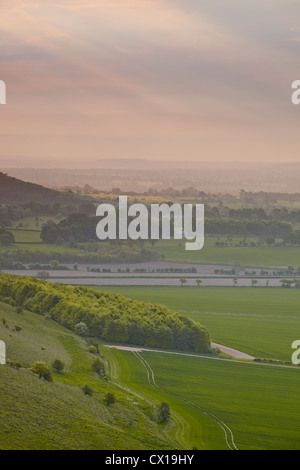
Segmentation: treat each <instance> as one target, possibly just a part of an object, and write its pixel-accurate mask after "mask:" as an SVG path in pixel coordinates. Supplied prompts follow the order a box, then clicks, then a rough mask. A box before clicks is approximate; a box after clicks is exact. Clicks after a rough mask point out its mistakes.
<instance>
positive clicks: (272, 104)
mask: <svg viewBox="0 0 300 470" xmlns="http://www.w3.org/2000/svg"><path fill="white" fill-rule="evenodd" d="M225 4H226V5H225ZM218 5H219V2H218V1H217V0H212V1H211V2H210V3H209V4H208V2H206V1H204V0H197V1H194V0H188V1H187V0H173V1H167V0H128V1H126V0H122V1H121V0H102V1H100V0H94V1H86V2H83V1H76V0H63V1H49V0H45V1H43V2H41V1H32V0H31V1H30V0H28V1H26V0H22V1H20V0H11V1H9V2H8V1H0V11H1V20H0V42H1V51H0V66H1V68H0V79H2V80H5V82H6V84H7V91H8V96H7V105H6V106H5V107H0V123H1V127H0V139H1V148H0V160H1V156H3V157H4V156H5V157H6V156H7V155H24V156H27V157H39V156H41V157H43V156H53V157H59V156H61V155H63V158H65V159H67V160H68V161H69V162H71V161H72V158H74V157H76V158H77V157H81V156H82V155H86V154H88V156H89V158H90V159H93V158H109V157H110V156H111V157H118V158H121V157H122V156H124V157H128V156H130V157H131V158H140V157H143V156H145V157H147V158H153V159H159V158H164V159H168V158H169V159H174V158H176V159H180V158H183V159H191V160H192V159H195V160H196V159H204V160H206V159H207V158H210V159H215V160H221V159H224V160H226V159H228V160H253V159H257V160H259V161H261V160H266V161H270V160H281V159H282V158H284V159H290V160H298V159H299V151H298V129H299V119H300V116H299V110H296V109H295V108H294V107H292V106H291V105H290V83H291V81H293V80H295V79H297V78H300V77H298V76H297V72H298V69H297V61H298V57H299V45H298V40H299V20H298V19H297V16H295V11H296V10H297V4H295V2H294V1H293V0H285V1H284V2H283V1H281V0H276V1H275V3H274V4H273V7H274V8H273V15H268V14H267V13H268V8H269V7H270V2H269V0H261V1H260V2H258V1H252V2H250V0H245V2H244V4H243V5H240V6H236V2H234V1H233V0H226V1H225V0H224V5H223V4H222V5H223V7H222V6H219V8H217V6H218ZM225 7H227V8H225ZM298 10H300V8H299V6H298ZM245 12H246V13H245ZM299 13H300V11H299ZM298 18H299V19H300V15H299V17H298Z"/></svg>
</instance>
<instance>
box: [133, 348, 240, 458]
mask: <svg viewBox="0 0 300 470" xmlns="http://www.w3.org/2000/svg"><path fill="white" fill-rule="evenodd" d="M132 353H133V354H134V355H135V356H136V357H137V359H139V361H140V362H141V363H142V364H143V366H144V368H145V369H146V371H147V378H148V382H149V384H150V385H152V386H154V387H156V388H157V389H160V390H163V391H164V392H165V393H168V394H170V395H172V396H174V397H176V398H180V399H181V400H183V401H184V402H185V403H187V404H189V405H190V406H192V407H194V408H196V409H198V410H200V411H202V413H203V414H205V415H207V416H209V417H210V418H211V419H213V420H214V421H215V422H216V423H217V425H218V426H220V428H221V429H222V430H223V431H224V436H225V442H226V445H227V447H228V448H229V449H230V450H239V449H238V447H237V446H236V444H235V441H234V436H233V432H232V430H231V429H230V428H229V426H228V425H227V424H226V423H225V422H224V421H222V420H221V419H220V418H219V417H218V416H216V415H215V414H214V413H212V412H211V411H209V410H207V409H205V408H203V407H202V406H200V405H197V404H196V403H193V402H192V401H190V400H187V399H186V398H184V397H182V396H181V395H178V394H177V393H174V392H170V391H169V390H166V389H165V388H163V387H160V386H158V385H157V383H156V381H155V374H154V371H153V369H152V367H151V366H150V364H149V363H148V362H147V361H146V359H145V358H143V356H142V355H141V354H140V352H138V351H132ZM151 381H152V382H151ZM173 414H174V413H173Z"/></svg>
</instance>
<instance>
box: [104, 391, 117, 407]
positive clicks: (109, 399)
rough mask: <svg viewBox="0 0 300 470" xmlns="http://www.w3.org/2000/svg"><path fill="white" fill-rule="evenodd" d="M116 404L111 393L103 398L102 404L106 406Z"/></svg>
mask: <svg viewBox="0 0 300 470" xmlns="http://www.w3.org/2000/svg"><path fill="white" fill-rule="evenodd" d="M115 402H116V398H115V396H114V394H113V393H110V392H108V393H107V394H106V395H105V397H104V403H105V404H106V405H107V406H110V405H113V404H114V403H115Z"/></svg>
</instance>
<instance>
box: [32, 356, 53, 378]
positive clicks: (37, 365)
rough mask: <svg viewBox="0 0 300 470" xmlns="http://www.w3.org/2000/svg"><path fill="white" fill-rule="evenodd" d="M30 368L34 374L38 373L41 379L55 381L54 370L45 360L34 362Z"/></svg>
mask: <svg viewBox="0 0 300 470" xmlns="http://www.w3.org/2000/svg"><path fill="white" fill-rule="evenodd" d="M29 370H30V371H31V372H32V373H33V374H35V375H38V377H39V379H43V380H46V381H47V382H53V377H52V371H51V369H50V368H49V367H48V366H47V364H45V362H39V361H37V362H34V363H33V364H32V366H31V368H30V369H29Z"/></svg>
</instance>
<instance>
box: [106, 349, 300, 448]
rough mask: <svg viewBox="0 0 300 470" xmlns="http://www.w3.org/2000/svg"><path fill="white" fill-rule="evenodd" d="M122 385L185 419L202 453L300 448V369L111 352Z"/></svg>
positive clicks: (185, 431)
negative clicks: (218, 450) (205, 450)
mask: <svg viewBox="0 0 300 470" xmlns="http://www.w3.org/2000/svg"><path fill="white" fill-rule="evenodd" d="M110 354H111V355H113V357H114V360H115V361H117V362H118V364H119V368H120V371H121V373H120V376H119V377H120V380H121V381H122V383H125V384H126V385H128V386H130V387H134V388H135V389H136V390H137V391H138V392H139V393H140V394H143V395H145V396H148V397H150V398H152V399H153V400H158V401H161V400H165V401H166V402H168V403H169V404H170V406H171V410H172V411H173V413H174V419H176V417H178V414H179V415H180V417H181V418H182V419H183V421H181V430H180V432H179V436H178V437H179V438H180V439H181V441H182V442H185V441H188V442H190V443H191V445H192V446H193V447H196V448H198V449H209V450H214V449H232V450H235V449H240V450H246V449H247V450H256V449H264V450H280V449H285V450H286V449H299V445H300V429H299V425H298V423H299V419H300V405H299V401H298V390H299V385H300V377H299V371H298V370H297V369H288V368H279V367H272V366H264V365H258V364H252V365H250V364H243V363H233V362H231V361H219V360H212V359H204V358H196V357H183V356H178V355H170V354H163V353H151V352H142V353H139V354H134V353H132V352H128V351H119V350H110Z"/></svg>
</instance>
